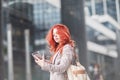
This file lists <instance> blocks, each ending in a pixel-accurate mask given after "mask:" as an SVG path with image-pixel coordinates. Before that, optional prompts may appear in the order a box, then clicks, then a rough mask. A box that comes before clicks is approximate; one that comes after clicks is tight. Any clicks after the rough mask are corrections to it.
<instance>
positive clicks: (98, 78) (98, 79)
mask: <svg viewBox="0 0 120 80" xmlns="http://www.w3.org/2000/svg"><path fill="white" fill-rule="evenodd" d="M93 80H104V79H103V75H102V73H101V70H100V66H99V65H98V64H95V65H94V71H93Z"/></svg>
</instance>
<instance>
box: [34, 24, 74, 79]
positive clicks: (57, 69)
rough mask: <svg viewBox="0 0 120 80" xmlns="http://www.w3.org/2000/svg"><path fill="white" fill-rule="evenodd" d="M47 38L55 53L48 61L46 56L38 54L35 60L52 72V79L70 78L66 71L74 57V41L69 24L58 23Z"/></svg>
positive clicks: (44, 68)
mask: <svg viewBox="0 0 120 80" xmlns="http://www.w3.org/2000/svg"><path fill="white" fill-rule="evenodd" d="M46 40H47V41H48V45H49V47H50V51H51V52H53V55H52V57H51V59H50V62H46V60H45V59H44V56H43V57H42V59H40V58H38V57H37V56H35V55H34V56H33V57H34V58H35V62H36V63H37V64H38V65H39V66H40V67H41V69H42V70H45V71H49V72H50V80H68V79H67V77H66V75H67V73H66V71H67V69H68V68H69V66H70V65H71V63H72V61H73V58H74V46H75V45H74V41H73V40H72V39H71V35H70V32H69V29H68V28H67V26H65V25H63V24H56V25H54V26H53V27H51V29H50V30H49V32H48V34H47V35H46Z"/></svg>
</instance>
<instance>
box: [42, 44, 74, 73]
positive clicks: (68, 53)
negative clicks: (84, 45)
mask: <svg viewBox="0 0 120 80" xmlns="http://www.w3.org/2000/svg"><path fill="white" fill-rule="evenodd" d="M72 59H73V48H72V47H71V46H70V45H65V46H64V47H63V52H62V57H61V60H60V64H59V65H56V64H49V63H46V62H44V65H43V66H42V67H41V68H42V70H46V71H50V72H59V73H63V72H65V71H66V70H67V69H68V67H69V66H70V64H71V62H72Z"/></svg>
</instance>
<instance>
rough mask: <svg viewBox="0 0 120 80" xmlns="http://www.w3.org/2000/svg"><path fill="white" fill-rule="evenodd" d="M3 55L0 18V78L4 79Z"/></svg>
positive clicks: (0, 79)
mask: <svg viewBox="0 0 120 80" xmlns="http://www.w3.org/2000/svg"><path fill="white" fill-rule="evenodd" d="M1 10H2V9H1V0H0V19H1V12H2V11H1ZM3 66H4V64H3V55H2V26H1V20H0V80H4V72H3V70H4V69H3V68H4V67H3Z"/></svg>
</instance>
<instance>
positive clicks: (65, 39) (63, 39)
mask: <svg viewBox="0 0 120 80" xmlns="http://www.w3.org/2000/svg"><path fill="white" fill-rule="evenodd" d="M54 29H57V33H58V34H59V36H60V43H56V42H55V41H54V39H53V30H54ZM46 40H47V41H48V44H49V46H50V50H51V51H52V52H54V53H56V52H57V51H58V50H60V52H62V48H63V46H64V45H65V44H70V45H71V46H72V47H74V41H73V40H72V39H71V35H70V31H69V29H68V28H67V26H65V25H63V24H56V25H54V26H52V27H51V29H50V30H49V32H48V34H47V35H46Z"/></svg>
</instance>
